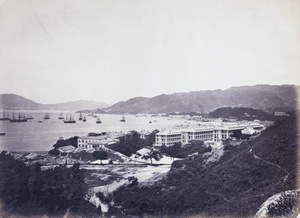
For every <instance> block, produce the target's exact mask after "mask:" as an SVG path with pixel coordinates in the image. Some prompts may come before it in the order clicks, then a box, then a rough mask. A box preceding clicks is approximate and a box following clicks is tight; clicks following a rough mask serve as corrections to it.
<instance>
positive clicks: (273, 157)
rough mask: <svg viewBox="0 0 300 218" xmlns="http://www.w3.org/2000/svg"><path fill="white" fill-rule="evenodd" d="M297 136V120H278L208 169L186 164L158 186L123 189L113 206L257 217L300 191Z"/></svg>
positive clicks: (144, 211)
mask: <svg viewBox="0 0 300 218" xmlns="http://www.w3.org/2000/svg"><path fill="white" fill-rule="evenodd" d="M297 134H299V131H297V123H296V117H295V116H291V117H289V118H286V119H285V120H281V121H278V123H276V124H275V125H274V126H273V127H270V128H267V129H266V130H265V132H264V133H263V134H261V135H260V136H259V137H257V138H256V139H254V140H252V141H248V142H244V143H243V144H241V145H239V146H237V147H232V148H230V149H229V150H227V151H226V152H225V154H224V155H223V156H222V157H221V159H220V160H219V161H218V162H214V163H211V164H210V165H208V166H207V167H205V166H204V164H203V163H204V160H203V157H200V156H198V157H195V158H194V159H193V158H190V159H185V160H183V161H177V162H174V163H173V165H172V169H171V171H170V172H169V174H168V176H167V177H166V178H165V179H164V180H162V181H161V182H160V183H156V184H155V185H153V186H150V187H146V186H135V187H122V188H120V189H119V190H118V191H116V192H115V193H114V196H113V197H114V199H117V200H116V202H115V203H116V204H115V205H116V206H121V207H122V209H123V211H128V214H131V215H141V214H150V215H156V216H161V215H171V216H196V215H197V216H213V217H215V216H222V217H223V216H228V217H248V216H254V215H255V213H256V212H257V211H258V208H259V206H260V205H261V204H262V203H263V202H264V201H265V200H266V199H268V198H269V197H270V196H272V195H274V194H276V193H278V192H281V191H285V190H289V189H296V188H297V187H296V162H297ZM283 141H284V143H282V142H283ZM114 209H115V208H113V209H111V211H114ZM114 212H115V211H114Z"/></svg>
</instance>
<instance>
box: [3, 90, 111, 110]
mask: <svg viewBox="0 0 300 218" xmlns="http://www.w3.org/2000/svg"><path fill="white" fill-rule="evenodd" d="M108 106H109V105H108V104H106V103H103V102H96V101H86V100H78V101H69V102H64V103H58V104H40V103H37V102H35V101H32V100H30V99H27V98H24V97H22V96H20V95H15V94H1V95H0V108H1V109H2V110H83V109H87V110H92V109H95V108H104V107H108Z"/></svg>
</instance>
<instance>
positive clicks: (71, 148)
mask: <svg viewBox="0 0 300 218" xmlns="http://www.w3.org/2000/svg"><path fill="white" fill-rule="evenodd" d="M58 150H59V151H60V152H65V153H70V152H73V151H74V150H75V147H74V146H73V145H67V146H63V147H59V148H58Z"/></svg>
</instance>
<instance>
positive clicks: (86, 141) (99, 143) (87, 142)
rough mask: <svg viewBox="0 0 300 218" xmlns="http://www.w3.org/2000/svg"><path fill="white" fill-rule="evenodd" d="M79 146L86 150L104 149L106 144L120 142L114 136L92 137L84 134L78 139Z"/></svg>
mask: <svg viewBox="0 0 300 218" xmlns="http://www.w3.org/2000/svg"><path fill="white" fill-rule="evenodd" d="M77 142H78V143H77V145H78V148H82V149H85V150H89V149H96V150H99V149H104V148H105V146H106V145H111V144H115V143H118V142H119V139H116V138H112V137H110V136H108V135H103V136H97V137H91V136H84V137H79V138H78V141H77Z"/></svg>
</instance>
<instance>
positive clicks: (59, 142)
mask: <svg viewBox="0 0 300 218" xmlns="http://www.w3.org/2000/svg"><path fill="white" fill-rule="evenodd" d="M77 141H78V136H74V137H71V138H68V139H59V140H57V142H56V143H55V144H54V145H53V147H54V149H57V148H59V147H63V146H67V145H73V146H74V147H75V148H77V143H78V142H77Z"/></svg>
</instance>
